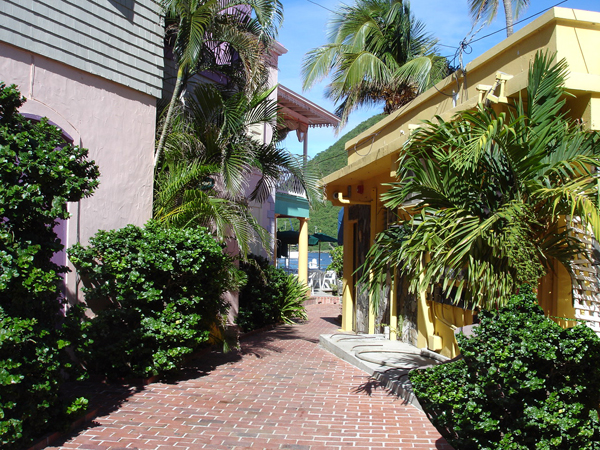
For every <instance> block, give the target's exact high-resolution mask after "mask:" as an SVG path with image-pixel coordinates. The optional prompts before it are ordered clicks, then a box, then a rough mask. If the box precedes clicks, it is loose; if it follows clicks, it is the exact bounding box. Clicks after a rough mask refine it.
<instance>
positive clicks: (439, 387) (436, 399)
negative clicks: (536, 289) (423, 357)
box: [410, 288, 600, 450]
mask: <svg viewBox="0 0 600 450" xmlns="http://www.w3.org/2000/svg"><path fill="white" fill-rule="evenodd" d="M480 317H481V324H480V326H479V327H477V328H475V332H474V335H473V336H471V337H465V336H464V335H459V336H458V343H459V347H460V349H461V352H462V356H463V359H461V360H459V361H456V362H452V363H447V364H442V365H439V366H435V367H432V368H428V369H424V370H415V371H412V372H411V373H410V380H411V382H412V384H413V387H414V391H415V393H416V395H417V397H418V399H419V402H420V403H421V405H422V406H423V409H424V410H425V412H426V413H427V414H428V416H429V418H430V420H431V421H432V423H433V424H434V425H435V426H436V428H437V429H438V430H439V431H440V433H441V434H442V435H443V436H444V437H445V438H446V440H448V442H449V443H450V445H452V446H454V447H455V448H457V449H461V450H475V449H477V450H479V449H489V450H501V449H502V450H504V449H522V450H526V449H540V450H541V449H547V450H550V449H556V450H558V449H564V450H582V449H599V448H600V423H599V420H598V406H599V402H600V339H599V338H598V337H597V336H596V334H595V333H594V332H593V331H592V330H591V329H590V328H588V327H587V326H585V325H583V324H580V325H578V326H576V327H574V328H570V329H562V328H561V327H560V326H559V325H557V324H556V323H555V322H553V321H552V320H550V319H549V318H547V317H545V316H544V313H543V311H542V309H541V308H540V307H539V306H538V303H537V298H536V296H535V295H534V294H533V293H532V292H531V290H529V288H522V289H521V294H520V295H517V296H514V297H513V298H512V299H511V300H510V302H509V303H508V305H507V306H506V307H504V308H502V309H501V310H500V311H499V312H485V311H484V312H482V313H481V314H480Z"/></svg>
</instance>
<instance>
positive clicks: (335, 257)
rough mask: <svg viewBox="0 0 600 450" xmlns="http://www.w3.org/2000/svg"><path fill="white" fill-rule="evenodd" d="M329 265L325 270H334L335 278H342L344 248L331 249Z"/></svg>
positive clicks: (340, 246)
mask: <svg viewBox="0 0 600 450" xmlns="http://www.w3.org/2000/svg"><path fill="white" fill-rule="evenodd" d="M329 254H330V255H331V263H330V264H329V265H328V266H327V270H334V271H335V273H336V275H337V277H338V278H339V279H342V278H343V277H344V246H343V245H338V246H337V247H334V248H332V249H331V252H330V253H329Z"/></svg>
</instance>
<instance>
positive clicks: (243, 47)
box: [154, 0, 283, 166]
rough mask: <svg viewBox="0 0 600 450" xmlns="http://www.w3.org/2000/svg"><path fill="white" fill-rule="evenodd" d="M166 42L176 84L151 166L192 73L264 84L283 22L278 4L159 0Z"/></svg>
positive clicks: (268, 0)
mask: <svg viewBox="0 0 600 450" xmlns="http://www.w3.org/2000/svg"><path fill="white" fill-rule="evenodd" d="M162 4H163V8H164V11H165V16H166V20H167V40H169V39H171V40H173V39H174V42H173V55H174V58H175V64H176V67H177V79H176V82H175V87H174V89H173V94H172V96H171V100H170V102H169V106H168V108H167V112H166V117H165V118H164V120H163V123H162V131H161V134H160V138H159V142H158V144H157V148H156V152H155V156H154V165H155V166H157V164H158V161H159V159H160V157H161V155H162V151H163V148H164V145H165V141H166V138H167V135H168V132H169V127H170V125H171V119H172V117H173V112H174V109H175V105H176V104H177V101H178V99H179V96H180V94H181V92H182V90H183V87H184V85H185V83H186V81H187V79H189V77H191V76H192V75H193V74H194V73H198V72H200V71H203V70H217V71H219V70H221V71H227V73H228V74H229V75H231V74H235V73H236V71H237V72H238V75H239V74H240V73H242V74H244V75H245V77H244V84H245V86H250V87H251V88H252V89H256V87H257V86H259V85H261V83H262V82H263V81H264V78H265V76H266V75H265V74H266V71H265V70H261V66H264V65H265V64H266V62H267V54H268V49H269V47H270V45H271V43H272V42H273V40H274V38H275V36H276V34H277V29H278V27H279V25H280V23H281V21H282V20H283V7H282V5H281V3H280V2H279V0H163V3H162Z"/></svg>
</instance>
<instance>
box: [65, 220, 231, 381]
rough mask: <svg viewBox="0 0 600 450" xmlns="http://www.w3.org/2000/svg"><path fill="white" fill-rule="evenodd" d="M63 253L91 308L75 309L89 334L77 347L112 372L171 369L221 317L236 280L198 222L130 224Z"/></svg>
mask: <svg viewBox="0 0 600 450" xmlns="http://www.w3.org/2000/svg"><path fill="white" fill-rule="evenodd" d="M69 255H70V258H71V261H73V264H74V265H75V266H76V267H77V270H78V272H79V273H80V274H81V275H82V277H83V280H84V284H85V288H84V290H85V299H86V303H87V305H88V306H89V307H91V308H92V309H93V310H94V312H95V314H96V315H95V317H93V318H92V319H85V318H83V317H82V316H81V317H82V320H84V322H85V323H84V326H85V328H86V335H87V337H88V340H87V341H83V342H80V345H79V347H78V348H77V350H76V353H77V356H78V358H80V359H81V360H82V361H84V362H85V364H86V366H87V367H88V369H89V370H90V371H92V372H93V373H98V374H102V375H104V376H107V377H110V378H114V377H132V376H134V377H149V376H153V375H157V374H159V373H166V372H172V371H176V370H177V369H178V368H179V367H180V366H181V364H182V362H183V361H184V359H185V357H186V356H188V355H190V354H191V353H193V352H194V351H195V350H197V349H198V348H199V347H200V346H201V345H202V344H204V343H206V342H207V340H208V337H209V334H210V329H211V326H214V325H215V324H220V323H221V315H222V314H225V313H226V311H227V305H226V304H225V302H224V301H223V299H222V294H223V293H224V292H225V291H226V290H228V289H229V288H232V287H234V282H235V277H234V276H233V274H234V272H235V270H236V269H235V267H234V266H233V263H232V261H231V258H229V257H228V256H226V255H225V254H224V253H223V249H222V247H221V245H219V244H218V243H217V242H216V241H215V240H214V239H213V237H212V236H211V234H210V233H209V232H208V231H207V230H206V229H204V228H187V229H176V228H173V229H165V228H163V227H161V226H160V225H159V224H157V223H156V222H149V223H148V224H147V225H146V226H145V227H143V228H141V227H137V226H133V225H128V226H127V227H125V228H121V229H118V230H112V231H99V232H98V233H97V234H96V235H95V236H94V237H93V238H91V239H90V244H89V245H88V246H87V247H83V246H81V245H76V246H74V247H72V248H71V249H69Z"/></svg>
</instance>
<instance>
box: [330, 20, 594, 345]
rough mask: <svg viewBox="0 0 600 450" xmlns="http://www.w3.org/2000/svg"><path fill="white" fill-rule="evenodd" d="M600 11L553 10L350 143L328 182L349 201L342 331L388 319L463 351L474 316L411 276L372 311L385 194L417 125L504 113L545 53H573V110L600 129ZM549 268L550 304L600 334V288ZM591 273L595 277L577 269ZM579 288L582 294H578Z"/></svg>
mask: <svg viewBox="0 0 600 450" xmlns="http://www.w3.org/2000/svg"><path fill="white" fill-rule="evenodd" d="M599 46H600V13H597V12H589V11H580V10H573V9H568V8H554V9H552V10H549V11H548V12H546V13H545V14H544V15H542V16H541V17H539V18H538V19H537V20H535V21H533V22H532V23H530V24H529V25H527V26H526V27H524V28H522V29H521V30H519V31H518V32H516V33H515V34H513V35H512V36H510V37H509V38H507V39H506V40H504V41H503V42H501V43H500V44H498V45H497V46H495V47H494V48H492V49H491V50H489V51H487V52H486V53H484V54H483V55H481V56H480V57H478V58H477V59H475V60H473V61H472V62H471V63H469V64H468V65H467V66H466V68H465V69H466V70H465V71H458V72H456V73H454V74H452V75H451V76H449V77H447V78H446V79H444V80H443V81H440V82H439V83H438V84H437V85H436V86H435V87H434V88H432V89H430V90H428V91H427V92H425V93H423V94H421V95H420V96H419V97H417V98H416V99H415V100H413V101H412V102H411V103H409V104H408V105H405V106H404V107H402V108H401V109H400V110H398V111H396V112H395V113H393V114H391V115H390V116H388V117H386V118H385V119H383V120H382V121H380V122H379V123H377V124H376V125H374V126H373V127H371V128H370V129H369V130H367V131H365V132H364V133H362V134H361V135H359V136H357V137H356V138H355V139H353V140H351V141H349V142H347V144H346V151H347V153H348V165H347V166H346V167H344V168H343V169H341V170H339V171H337V172H335V173H333V174H331V175H329V176H327V177H326V178H324V179H323V180H322V181H323V183H324V185H325V188H326V195H327V199H328V200H331V202H332V203H333V204H334V205H337V206H344V207H345V212H344V289H343V314H342V329H343V330H345V331H356V332H364V333H373V332H375V331H376V330H377V331H379V326H380V324H382V323H386V324H388V325H389V326H390V330H391V333H390V337H391V339H401V340H403V341H405V342H409V343H412V344H414V345H417V346H418V347H428V348H429V349H430V350H434V351H437V352H440V353H442V354H444V355H446V356H454V355H456V353H457V351H458V349H457V347H456V341H455V338H454V330H455V329H456V327H461V326H463V325H469V324H471V322H472V313H471V311H469V310H463V309H461V308H457V307H454V306H450V305H447V304H442V303H440V302H437V301H434V299H435V295H434V293H433V292H431V290H430V292H420V293H418V295H416V296H414V295H410V294H408V291H407V288H406V286H404V285H403V283H402V280H401V279H400V280H399V281H397V285H396V286H393V287H392V289H391V292H390V295H389V299H388V303H389V308H388V311H387V312H386V313H382V314H380V315H379V316H378V317H375V315H374V314H373V313H372V312H371V308H369V298H368V294H366V293H363V292H362V290H361V289H360V287H359V286H358V283H357V279H358V278H359V274H357V273H356V272H355V271H356V269H357V268H358V267H359V266H360V265H361V263H362V262H363V261H364V259H365V255H366V253H367V251H368V250H369V247H370V245H371V243H372V242H373V240H374V238H375V236H376V235H377V233H379V232H381V231H383V230H385V229H386V228H387V226H388V222H389V220H390V219H388V211H386V208H385V206H384V205H383V203H382V202H381V194H382V193H384V192H385V191H386V190H387V189H388V187H386V186H384V185H383V184H384V183H388V182H393V181H395V174H396V169H397V160H398V157H399V155H400V152H401V149H402V146H403V145H404V143H405V142H406V139H407V138H408V136H409V135H410V133H411V131H412V130H414V129H415V128H417V127H418V126H419V125H420V124H421V123H422V122H423V121H424V120H430V119H432V118H433V117H434V116H436V115H439V116H441V117H442V118H443V119H444V120H449V119H450V118H451V117H452V116H454V115H455V114H456V113H458V112H460V111H463V110H468V109H473V108H475V107H476V106H477V104H478V103H481V102H483V101H486V100H489V101H490V102H491V103H492V104H493V105H494V108H495V109H497V110H502V108H503V107H504V106H503V105H504V104H506V103H507V102H508V101H509V99H510V98H516V97H518V96H519V95H520V94H522V93H523V92H524V90H525V89H526V87H527V83H528V78H527V75H528V69H529V65H530V63H531V62H532V60H533V58H534V55H535V54H536V52H538V51H539V50H542V51H545V50H547V51H548V52H550V53H556V56H557V60H560V59H563V58H564V59H566V61H567V63H568V67H569V76H568V79H567V81H566V85H565V87H566V89H567V91H568V92H569V93H571V94H573V97H569V98H567V100H566V101H567V104H566V108H567V109H569V110H570V111H571V113H570V114H571V115H572V116H573V117H574V118H578V119H581V120H582V121H583V123H584V124H585V126H586V127H588V128H590V129H592V130H600V58H599V57H598V47H599ZM556 269H557V270H556V272H555V274H552V275H547V276H546V277H545V278H544V279H543V280H542V281H541V283H540V286H539V288H538V293H539V297H540V299H542V300H541V305H542V307H543V308H544V310H545V311H546V313H548V314H549V315H552V316H559V317H577V318H583V319H586V320H588V321H589V323H590V326H591V327H592V328H593V329H594V330H595V331H596V332H600V286H598V283H597V282H595V281H593V282H592V283H588V284H589V285H588V287H587V290H585V291H584V290H581V289H578V288H574V289H572V284H571V280H570V277H569V275H568V274H567V272H566V271H565V270H564V269H563V268H562V267H557V268H556ZM580 275H581V277H585V276H588V275H589V274H584V273H581V274H577V276H580ZM572 292H573V295H574V296H575V299H574V301H573V298H572Z"/></svg>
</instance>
